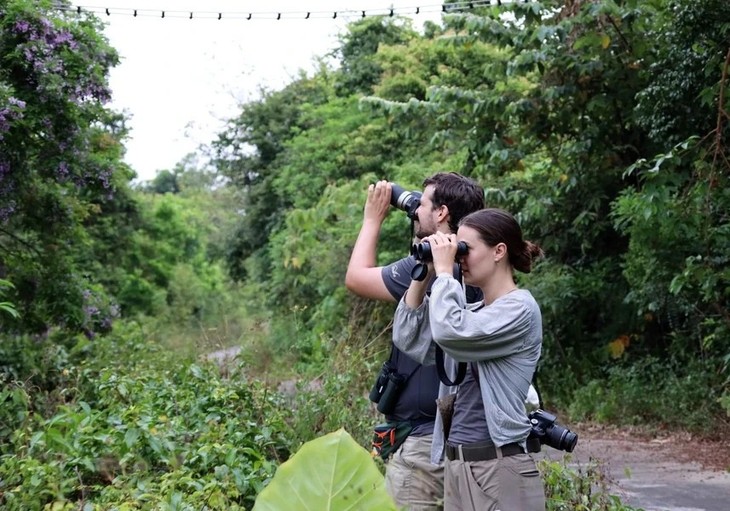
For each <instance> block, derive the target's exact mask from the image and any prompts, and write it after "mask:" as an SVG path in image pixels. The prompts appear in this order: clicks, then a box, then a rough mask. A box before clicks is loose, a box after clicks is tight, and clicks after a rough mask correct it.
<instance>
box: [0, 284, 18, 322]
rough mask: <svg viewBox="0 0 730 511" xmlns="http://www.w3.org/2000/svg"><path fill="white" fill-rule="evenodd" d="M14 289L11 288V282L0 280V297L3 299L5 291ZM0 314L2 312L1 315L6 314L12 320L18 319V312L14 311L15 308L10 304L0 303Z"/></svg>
mask: <svg viewBox="0 0 730 511" xmlns="http://www.w3.org/2000/svg"><path fill="white" fill-rule="evenodd" d="M14 288H15V286H13V283H12V282H8V281H7V280H4V279H0V297H2V298H5V295H6V294H7V290H8V289H14ZM0 312H2V313H3V314H7V315H9V316H11V317H13V318H17V317H18V311H17V310H15V306H14V305H13V304H12V302H0ZM0 324H2V322H0Z"/></svg>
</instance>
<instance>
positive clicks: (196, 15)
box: [55, 0, 531, 20]
mask: <svg viewBox="0 0 730 511" xmlns="http://www.w3.org/2000/svg"><path fill="white" fill-rule="evenodd" d="M530 1H531V0H512V1H508V0H472V1H470V2H466V1H465V2H448V3H443V4H438V5H424V6H412V7H387V8H382V9H343V10H334V11H333V10H327V11H312V10H308V11H243V12H241V11H238V12H223V11H195V10H176V9H137V8H129V7H113V6H109V7H99V6H93V5H70V4H63V3H61V2H58V3H57V4H56V6H55V8H56V9H58V10H61V11H69V12H76V13H78V14H81V13H82V12H90V13H94V14H103V15H106V16H112V15H125V16H132V17H135V18H137V17H157V18H160V19H165V18H187V19H191V20H194V19H217V20H262V19H270V20H292V19H304V20H309V19H323V18H332V19H337V17H338V16H340V17H343V18H365V17H367V16H391V17H392V16H405V15H418V14H421V13H427V12H430V13H434V12H439V11H440V12H443V13H450V12H461V11H467V10H471V9H476V8H479V7H489V6H492V5H497V6H501V5H502V4H503V3H520V2H521V3H528V2H530Z"/></svg>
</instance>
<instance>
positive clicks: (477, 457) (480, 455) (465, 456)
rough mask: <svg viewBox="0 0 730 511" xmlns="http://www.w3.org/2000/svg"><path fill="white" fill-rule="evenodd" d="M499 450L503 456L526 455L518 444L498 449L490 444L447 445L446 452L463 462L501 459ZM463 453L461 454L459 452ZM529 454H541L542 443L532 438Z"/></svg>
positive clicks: (528, 441) (451, 458)
mask: <svg viewBox="0 0 730 511" xmlns="http://www.w3.org/2000/svg"><path fill="white" fill-rule="evenodd" d="M497 449H499V452H500V453H501V455H502V456H503V457H504V456H514V455H515V454H524V453H525V451H524V449H522V446H520V444H517V443H511V444H506V445H503V446H502V447H497V446H495V445H494V444H492V443H490V444H489V445H484V444H461V445H460V446H459V445H449V444H446V446H445V452H446V457H447V458H448V459H449V460H451V461H453V460H461V461H489V460H493V459H496V458H498V457H499V455H498V452H497ZM459 451H461V453H460V452H459ZM527 452H540V442H539V441H538V440H537V439H534V438H530V439H528V440H527Z"/></svg>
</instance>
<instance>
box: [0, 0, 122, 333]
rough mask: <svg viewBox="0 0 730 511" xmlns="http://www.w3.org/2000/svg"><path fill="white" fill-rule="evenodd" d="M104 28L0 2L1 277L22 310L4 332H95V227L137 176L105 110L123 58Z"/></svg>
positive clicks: (38, 5)
mask: <svg viewBox="0 0 730 511" xmlns="http://www.w3.org/2000/svg"><path fill="white" fill-rule="evenodd" d="M101 27H102V25H101V24H100V22H99V20H98V19H96V18H94V17H93V16H88V15H86V14H75V13H74V14H70V13H69V14H63V13H60V12H59V11H58V10H56V9H55V8H54V7H53V5H52V3H51V2H45V1H32V2H31V1H26V0H4V1H2V2H0V62H1V63H2V64H1V65H0V247H1V248H2V250H1V251H0V253H1V254H2V255H0V276H2V277H4V278H6V279H7V280H9V281H10V282H12V283H13V284H14V285H15V287H16V290H17V294H16V297H17V299H16V302H15V307H16V309H17V311H18V312H20V318H18V319H17V320H16V321H7V323H5V326H6V328H7V330H6V331H15V332H19V333H23V332H31V333H41V332H44V331H46V330H48V329H49V328H51V327H54V326H57V327H61V328H63V329H66V330H68V331H69V332H71V333H76V332H80V331H85V332H87V334H93V332H90V331H89V330H88V326H89V325H88V324H86V323H85V322H86V313H85V312H84V311H83V308H84V307H85V301H86V297H85V295H86V294H87V293H88V292H89V289H90V288H91V287H92V285H90V284H93V282H92V281H91V279H89V278H88V275H89V272H90V267H91V266H92V265H93V263H94V261H95V259H94V253H93V251H92V250H91V245H92V241H91V238H90V234H91V229H92V226H94V225H96V224H99V223H101V222H103V220H102V219H101V218H102V217H104V216H105V215H106V214H108V213H109V210H112V209H114V208H116V205H117V202H116V201H124V198H125V194H126V181H128V180H129V178H130V177H131V173H130V172H129V171H128V169H127V168H126V167H125V166H124V165H123V164H122V163H121V157H122V147H121V143H120V142H121V138H122V137H123V136H124V135H125V128H124V126H123V121H122V119H121V117H120V116H118V115H116V114H114V113H112V112H110V111H108V110H106V109H105V108H104V106H103V105H104V103H105V102H106V101H108V100H109V90H108V87H107V77H108V73H109V70H110V68H111V67H112V66H114V65H116V63H117V62H118V57H117V54H116V52H115V51H114V50H113V49H112V48H111V47H109V45H108V44H107V42H106V40H105V39H104V38H103V36H102V35H101ZM120 239H121V238H120Z"/></svg>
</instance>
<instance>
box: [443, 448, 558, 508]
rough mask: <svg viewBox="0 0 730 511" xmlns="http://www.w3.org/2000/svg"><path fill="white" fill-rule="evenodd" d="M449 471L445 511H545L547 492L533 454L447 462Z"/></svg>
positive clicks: (447, 472) (446, 479)
mask: <svg viewBox="0 0 730 511" xmlns="http://www.w3.org/2000/svg"><path fill="white" fill-rule="evenodd" d="M445 471H446V475H445V482H444V484H445V495H444V511H545V489H544V487H543V483H542V479H541V478H540V473H539V472H538V470H537V466H536V465H535V460H533V459H532V456H530V455H529V454H516V455H514V456H506V457H503V458H501V459H500V458H497V459H493V460H489V461H471V462H469V461H461V460H454V461H450V460H448V459H447V460H446V468H445Z"/></svg>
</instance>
